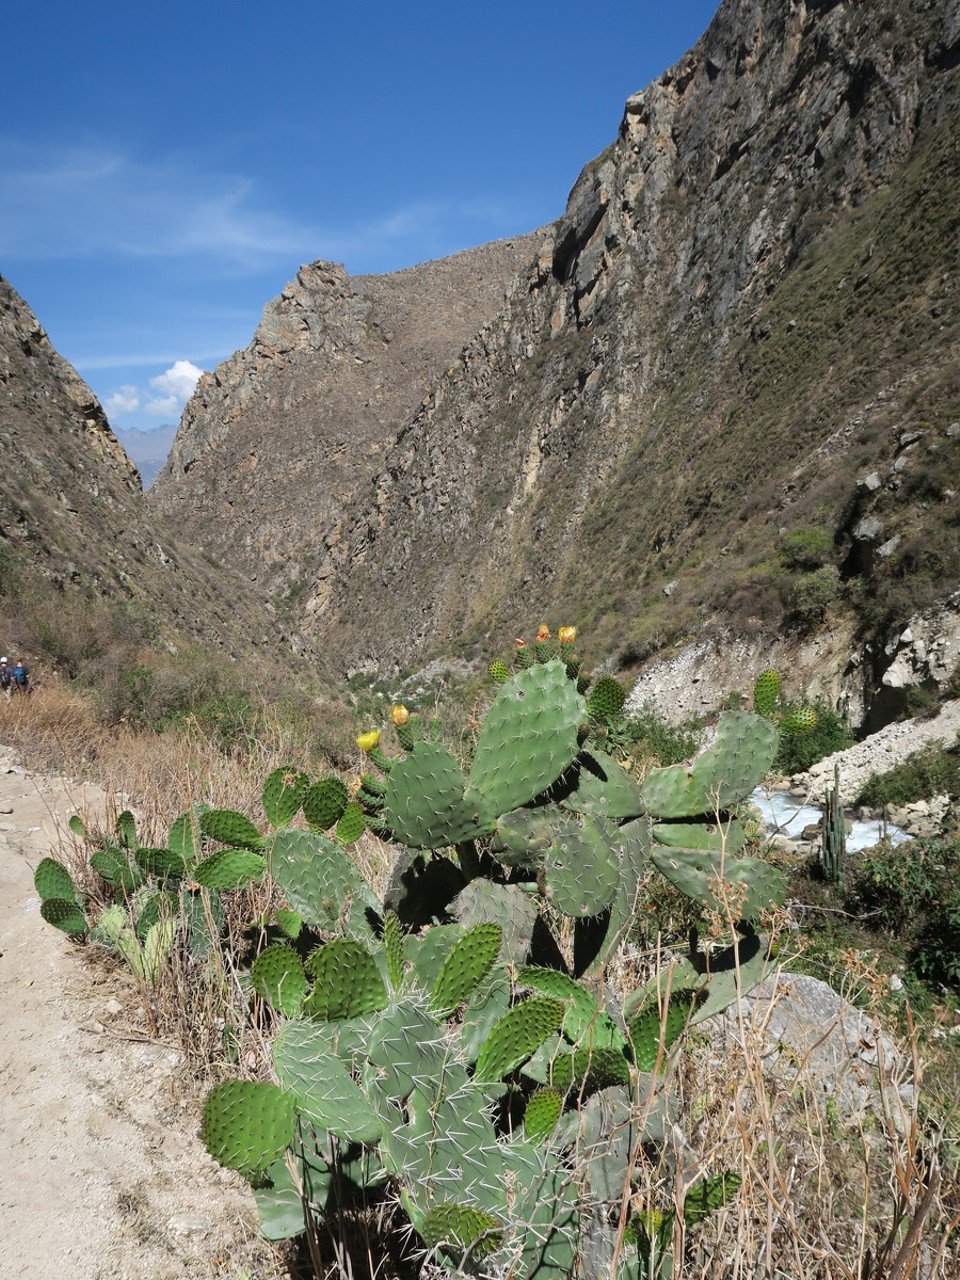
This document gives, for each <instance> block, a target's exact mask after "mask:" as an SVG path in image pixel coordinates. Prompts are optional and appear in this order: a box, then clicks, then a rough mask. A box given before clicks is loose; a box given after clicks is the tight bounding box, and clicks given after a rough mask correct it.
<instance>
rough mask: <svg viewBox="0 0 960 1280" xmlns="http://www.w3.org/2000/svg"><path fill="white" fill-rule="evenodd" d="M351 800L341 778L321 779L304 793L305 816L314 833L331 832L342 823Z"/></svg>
mask: <svg viewBox="0 0 960 1280" xmlns="http://www.w3.org/2000/svg"><path fill="white" fill-rule="evenodd" d="M349 799H350V793H349V792H348V791H347V788H346V785H345V783H344V782H343V781H342V780H341V779H340V778H337V777H335V776H332V775H331V777H329V778H321V779H320V780H319V781H318V782H315V783H314V784H313V786H312V787H308V788H307V789H306V791H305V792H304V795H303V816H304V817H305V818H306V820H307V822H309V824H310V826H311V827H313V829H314V831H329V830H330V828H331V827H332V826H333V825H334V824H335V823H337V822H339V821H340V816H341V814H342V813H343V811H344V809H345V808H346V807H347V803H348V801H349Z"/></svg>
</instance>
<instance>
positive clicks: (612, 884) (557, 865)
mask: <svg viewBox="0 0 960 1280" xmlns="http://www.w3.org/2000/svg"><path fill="white" fill-rule="evenodd" d="M617 841H618V828H617V827H616V826H615V825H614V824H613V823H610V822H608V821H607V820H606V819H604V818H590V817H588V816H587V815H586V814H579V815H577V816H575V817H573V816H572V817H571V818H570V820H569V822H568V823H567V824H566V825H565V826H564V829H563V832H562V834H561V835H560V836H559V837H558V838H557V839H556V840H555V841H554V842H553V843H552V844H551V846H550V850H549V852H548V853H547V856H546V858H545V859H544V864H543V869H544V876H545V878H546V891H547V897H548V899H549V901H550V903H551V904H552V905H553V906H554V907H555V908H556V910H557V911H562V912H563V914H564V915H567V916H574V917H584V916H596V915H599V914H600V912H601V911H605V910H606V908H607V907H609V906H610V904H611V903H612V902H613V900H614V898H615V897H616V895H617V889H618V886H619V883H620V865H619V860H618V857H617V852H616V846H617Z"/></svg>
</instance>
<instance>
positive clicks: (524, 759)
mask: <svg viewBox="0 0 960 1280" xmlns="http://www.w3.org/2000/svg"><path fill="white" fill-rule="evenodd" d="M583 718H584V703H583V699H582V698H581V697H580V695H579V694H578V693H577V692H576V689H575V688H574V686H573V685H572V683H571V682H570V681H569V680H568V679H567V673H566V671H565V670H564V666H563V663H562V662H556V661H554V662H548V663H546V664H545V665H543V666H535V667H531V668H530V669H529V670H527V671H520V672H518V673H517V675H515V676H514V677H513V679H512V680H510V681H508V682H507V684H505V685H503V686H501V688H500V690H499V692H498V693H497V696H496V697H495V698H494V700H493V703H492V704H491V706H490V710H489V711H488V712H487V716H486V719H485V720H484V722H483V728H482V729H481V730H480V736H479V738H478V739H477V746H476V750H475V752H474V757H473V765H472V767H471V769H470V786H471V787H472V788H473V789H474V790H476V791H478V792H480V793H481V795H483V796H484V797H485V798H486V799H487V801H488V802H489V804H490V808H491V811H492V813H493V814H495V815H499V814H502V813H509V812H510V810H511V809H518V808H519V807H520V806H521V805H523V804H526V803H527V802H528V801H530V800H532V799H533V798H534V797H535V796H537V795H539V794H540V792H541V791H545V790H546V788H547V787H549V786H550V785H551V784H552V783H554V782H556V780H557V778H559V777H560V775H561V774H562V773H563V771H564V770H565V769H567V768H568V767H569V765H570V764H571V763H572V762H573V760H574V759H575V757H576V755H577V752H578V750H579V742H578V739H577V731H578V729H579V727H580V724H581V722H582V720H583Z"/></svg>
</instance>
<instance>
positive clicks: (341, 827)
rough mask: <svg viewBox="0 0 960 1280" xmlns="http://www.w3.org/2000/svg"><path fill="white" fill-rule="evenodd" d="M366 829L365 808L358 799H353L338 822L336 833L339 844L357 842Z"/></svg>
mask: <svg viewBox="0 0 960 1280" xmlns="http://www.w3.org/2000/svg"><path fill="white" fill-rule="evenodd" d="M366 829H367V820H366V818H365V817H364V816H363V810H362V809H361V808H360V806H359V805H358V804H357V803H356V801H351V802H350V804H348V805H347V807H346V808H345V809H344V811H343V813H341V815H340V820H339V822H338V823H337V830H336V833H335V834H336V839H337V844H342V845H348V844H356V842H357V841H358V840H359V839H360V837H361V836H362V835H363V833H364V831H366Z"/></svg>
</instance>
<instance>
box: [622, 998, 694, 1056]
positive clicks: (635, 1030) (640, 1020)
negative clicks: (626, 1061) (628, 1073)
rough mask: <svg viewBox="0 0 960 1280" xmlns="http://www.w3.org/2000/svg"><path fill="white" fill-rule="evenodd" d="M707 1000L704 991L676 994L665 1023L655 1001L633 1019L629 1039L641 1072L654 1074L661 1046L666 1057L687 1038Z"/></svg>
mask: <svg viewBox="0 0 960 1280" xmlns="http://www.w3.org/2000/svg"><path fill="white" fill-rule="evenodd" d="M703 1000H704V996H703V994H702V993H701V992H700V991H694V990H685V991H674V992H671V994H670V1003H669V1004H668V1005H667V1009H666V1013H665V1014H664V1015H663V1018H662V1019H661V1011H660V1008H659V1007H658V1005H657V1003H656V1002H655V1001H652V1002H651V1003H650V1004H648V1005H645V1006H643V1007H642V1008H641V1009H640V1010H639V1012H638V1013H636V1014H635V1015H634V1016H633V1017H632V1018H631V1019H630V1021H629V1022H628V1023H627V1035H628V1037H629V1040H630V1045H631V1047H632V1049H633V1061H634V1063H635V1064H636V1067H637V1070H638V1071H653V1069H654V1067H655V1066H656V1063H657V1058H658V1056H660V1054H661V1044H662V1053H663V1055H666V1054H667V1053H669V1051H670V1050H671V1049H672V1048H673V1046H674V1045H675V1044H676V1042H677V1041H678V1040H679V1039H680V1037H681V1036H682V1035H683V1033H684V1031H685V1030H686V1028H687V1026H688V1025H689V1022H690V1019H691V1017H692V1016H693V1012H694V1011H695V1010H696V1008H697V1006H698V1005H699V1004H702V1003H703ZM661 1033H662V1034H661Z"/></svg>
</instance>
